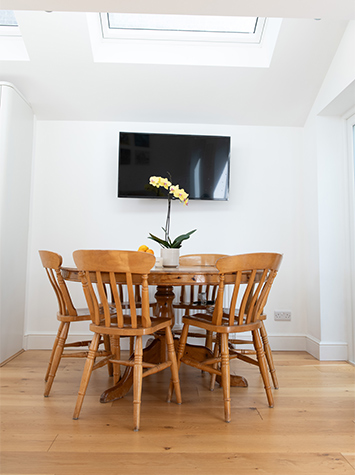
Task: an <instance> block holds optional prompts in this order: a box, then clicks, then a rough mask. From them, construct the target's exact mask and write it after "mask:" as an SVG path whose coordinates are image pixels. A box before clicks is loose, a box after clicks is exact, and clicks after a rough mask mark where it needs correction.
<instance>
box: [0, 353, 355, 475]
mask: <svg viewBox="0 0 355 475" xmlns="http://www.w3.org/2000/svg"><path fill="white" fill-rule="evenodd" d="M48 356H49V352H47V351H27V352H25V353H23V354H21V355H19V356H18V357H17V358H15V359H14V360H12V361H10V362H9V363H8V364H6V365H5V366H4V367H2V368H1V369H0V371H1V373H0V374H1V471H0V473H1V474H3V475H6V474H17V475H19V474H37V475H38V474H55V475H62V474H63V475H64V474H65V475H71V474H73V475H76V474H86V475H90V474H109V475H111V474H122V475H131V474H133V475H138V474H144V475H149V474H161V475H165V474H169V475H180V474H184V475H190V474H204V475H209V474H219V475H225V474H230V475H232V474H233V475H235V474H241V475H249V474H264V475H265V474H272V475H279V474H280V475H293V474H308V475H317V474H321V475H327V474H354V473H355V448H354V447H355V446H354V432H355V430H354V427H355V424H354V422H355V421H354V418H355V415H354V379H355V368H354V367H353V366H351V365H349V364H347V363H341V362H340V363H339V362H336V363H331V362H323V363H321V362H319V361H317V360H315V359H314V358H313V357H311V356H310V355H308V354H307V353H303V352H297V353H296V352H276V353H275V362H276V367H277V372H278V378H279V383H280V389H279V390H278V391H274V396H275V407H274V408H273V409H270V408H269V407H268V406H267V403H266V396H265V394H264V390H263V387H262V383H261V380H260V376H259V374H258V370H257V368H256V367H252V366H250V365H247V364H246V363H243V362H238V361H237V362H236V364H235V366H234V368H233V369H234V373H235V374H243V375H244V376H245V377H246V378H247V379H248V381H249V387H248V388H233V389H232V422H231V423H230V424H226V423H225V422H224V421H223V401H222V390H221V389H220V388H219V389H216V390H215V391H214V392H210V391H209V390H208V379H209V378H208V375H206V374H201V372H200V371H198V370H195V369H194V368H191V367H186V366H184V365H183V366H182V368H181V384H182V395H183V404H182V405H181V406H178V405H176V404H175V403H171V404H168V403H166V402H165V398H166V394H167V389H168V382H169V371H164V372H163V373H159V374H156V375H153V376H151V377H150V378H147V379H146V380H145V381H144V383H143V399H142V401H143V403H142V415H141V430H140V431H139V432H138V433H137V432H133V430H132V424H133V417H132V394H131V393H129V394H128V395H127V396H126V397H125V398H124V399H122V400H119V401H115V402H114V403H110V404H100V402H99V395H100V393H101V392H102V391H103V390H104V389H106V388H107V387H108V386H110V385H111V380H110V378H109V377H108V375H107V371H106V368H101V369H99V370H98V371H96V372H95V373H94V375H93V377H92V379H91V381H90V385H89V389H88V393H87V396H86V398H85V400H84V405H83V409H82V412H81V415H80V419H79V420H77V421H74V420H72V413H73V410H74V405H75V400H76V392H77V390H78V386H79V382H80V377H81V371H82V368H83V364H84V361H83V360H74V359H66V360H64V361H63V362H62V364H61V366H60V369H59V372H58V375H57V378H56V380H55V382H54V384H53V388H52V392H51V395H50V397H49V398H44V397H43V389H44V382H43V376H44V373H45V369H46V365H47V359H48ZM233 364H234V363H233Z"/></svg>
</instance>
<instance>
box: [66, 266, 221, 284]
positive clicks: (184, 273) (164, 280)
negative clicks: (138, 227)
mask: <svg viewBox="0 0 355 475" xmlns="http://www.w3.org/2000/svg"><path fill="white" fill-rule="evenodd" d="M61 272H62V275H63V278H64V279H65V280H70V281H74V282H80V276H79V270H78V269H77V268H75V267H62V268H61ZM120 275H122V281H123V282H124V280H125V279H124V276H123V274H116V276H117V282H118V283H119V282H120V281H121V279H120ZM133 282H134V276H133ZM218 282H219V271H218V269H217V267H215V266H179V267H153V269H151V271H150V273H149V274H148V283H149V285H174V286H175V285H196V284H218Z"/></svg>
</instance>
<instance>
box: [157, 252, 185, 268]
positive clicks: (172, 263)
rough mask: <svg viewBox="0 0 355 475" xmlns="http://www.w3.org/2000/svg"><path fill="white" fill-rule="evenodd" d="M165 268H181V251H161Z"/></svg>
mask: <svg viewBox="0 0 355 475" xmlns="http://www.w3.org/2000/svg"><path fill="white" fill-rule="evenodd" d="M160 255H161V257H162V258H163V267H179V256H180V249H161V250H160Z"/></svg>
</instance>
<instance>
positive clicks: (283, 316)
mask: <svg viewBox="0 0 355 475" xmlns="http://www.w3.org/2000/svg"><path fill="white" fill-rule="evenodd" d="M274 319H275V320H277V321H284V322H290V321H291V312H289V311H284V310H283V311H280V310H278V311H275V312H274Z"/></svg>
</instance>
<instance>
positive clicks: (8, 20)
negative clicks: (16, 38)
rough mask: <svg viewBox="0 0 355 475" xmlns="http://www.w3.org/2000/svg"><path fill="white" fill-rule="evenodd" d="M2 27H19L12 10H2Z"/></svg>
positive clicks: (0, 13) (0, 18)
mask: <svg viewBox="0 0 355 475" xmlns="http://www.w3.org/2000/svg"><path fill="white" fill-rule="evenodd" d="M0 26H18V25H17V21H16V17H15V13H14V12H13V11H12V10H0Z"/></svg>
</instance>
